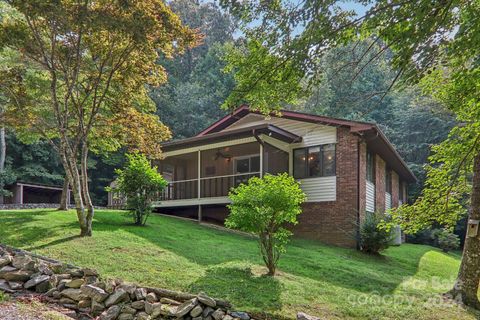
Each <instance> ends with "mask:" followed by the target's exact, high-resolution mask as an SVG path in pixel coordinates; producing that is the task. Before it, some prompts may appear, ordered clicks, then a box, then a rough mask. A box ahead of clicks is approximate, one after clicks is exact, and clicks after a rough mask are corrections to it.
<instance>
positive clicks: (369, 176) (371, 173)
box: [367, 152, 375, 183]
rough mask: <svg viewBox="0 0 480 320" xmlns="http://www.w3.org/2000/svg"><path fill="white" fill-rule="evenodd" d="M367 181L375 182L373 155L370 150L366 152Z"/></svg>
mask: <svg viewBox="0 0 480 320" xmlns="http://www.w3.org/2000/svg"><path fill="white" fill-rule="evenodd" d="M367 181H370V182H372V183H375V157H374V155H373V153H371V152H367Z"/></svg>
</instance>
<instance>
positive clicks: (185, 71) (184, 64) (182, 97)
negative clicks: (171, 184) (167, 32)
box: [150, 0, 235, 138]
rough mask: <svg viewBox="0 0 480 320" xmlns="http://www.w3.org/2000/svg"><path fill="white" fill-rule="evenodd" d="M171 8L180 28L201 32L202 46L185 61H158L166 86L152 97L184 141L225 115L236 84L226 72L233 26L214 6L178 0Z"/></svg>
mask: <svg viewBox="0 0 480 320" xmlns="http://www.w3.org/2000/svg"><path fill="white" fill-rule="evenodd" d="M170 5H171V8H172V10H173V11H174V12H175V13H176V14H178V15H179V17H180V18H181V20H182V23H183V24H185V25H186V26H189V27H191V28H192V29H197V30H198V31H199V32H200V33H201V34H202V37H203V40H202V43H201V44H200V45H198V46H197V47H195V48H191V49H187V50H186V52H185V54H183V55H181V56H178V57H175V58H174V59H165V58H162V59H160V63H161V64H162V65H163V66H165V69H166V71H167V73H168V81H167V83H166V84H165V85H162V86H160V87H156V88H154V89H153V90H152V91H151V93H150V96H151V98H152V99H153V101H154V102H155V104H156V105H157V114H158V115H159V116H160V118H161V119H162V121H163V122H164V123H165V124H166V125H168V126H169V127H170V128H171V130H172V134H173V136H174V138H185V137H191V136H193V135H195V134H196V133H198V132H199V131H200V130H202V129H204V128H205V127H207V126H208V125H210V124H211V123H212V122H214V121H216V120H218V119H219V118H220V117H222V116H224V115H225V113H226V112H225V111H224V110H221V109H220V108H219V106H220V105H221V104H222V103H223V101H224V100H225V98H226V97H227V96H228V95H229V94H230V92H231V90H232V89H233V87H234V82H233V78H232V75H231V74H229V73H225V72H223V71H222V69H223V68H224V67H225V64H226V63H225V62H224V60H223V57H224V55H225V50H226V49H225V47H226V46H227V43H231V42H232V41H234V39H233V34H234V30H235V24H234V22H233V21H232V19H231V17H230V15H228V14H227V13H225V12H224V11H223V10H221V9H220V8H218V7H217V5H216V4H214V3H213V2H212V3H209V2H207V3H201V2H200V1H197V0H195V1H192V0H174V1H171V2H170Z"/></svg>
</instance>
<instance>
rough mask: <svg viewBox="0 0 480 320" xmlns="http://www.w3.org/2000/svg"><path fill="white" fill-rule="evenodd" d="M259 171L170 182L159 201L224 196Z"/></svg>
mask: <svg viewBox="0 0 480 320" xmlns="http://www.w3.org/2000/svg"><path fill="white" fill-rule="evenodd" d="M259 176H260V172H248V173H239V174H231V175H225V176H215V177H204V178H200V180H199V179H190V180H180V181H172V182H170V183H169V184H168V185H167V186H166V187H165V189H164V191H163V192H162V194H161V195H160V201H168V200H185V199H197V198H198V197H199V193H198V187H199V186H200V197H201V198H211V197H225V196H227V195H228V193H229V192H230V189H231V188H232V187H236V186H238V185H240V184H241V183H245V182H247V181H248V179H250V178H251V177H259Z"/></svg>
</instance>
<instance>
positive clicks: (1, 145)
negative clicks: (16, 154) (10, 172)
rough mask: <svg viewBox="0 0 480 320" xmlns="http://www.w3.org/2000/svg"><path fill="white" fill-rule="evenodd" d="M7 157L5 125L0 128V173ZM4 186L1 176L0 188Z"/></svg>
mask: <svg viewBox="0 0 480 320" xmlns="http://www.w3.org/2000/svg"><path fill="white" fill-rule="evenodd" d="M6 158H7V144H6V142H5V127H1V128H0V174H3V173H4V172H5V159H6ZM4 187H5V184H4V181H3V177H1V181H0V190H3V188H4ZM0 203H3V194H0Z"/></svg>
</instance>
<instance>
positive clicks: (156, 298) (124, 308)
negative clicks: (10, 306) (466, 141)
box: [0, 245, 253, 320]
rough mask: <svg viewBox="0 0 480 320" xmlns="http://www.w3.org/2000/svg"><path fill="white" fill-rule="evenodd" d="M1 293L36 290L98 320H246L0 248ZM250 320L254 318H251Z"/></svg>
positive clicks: (183, 297) (203, 301)
mask: <svg viewBox="0 0 480 320" xmlns="http://www.w3.org/2000/svg"><path fill="white" fill-rule="evenodd" d="M0 290H2V291H5V292H7V293H11V294H15V293H16V292H21V291H34V292H37V293H39V294H42V295H44V296H45V297H46V299H47V300H48V301H50V302H55V303H57V304H60V305H62V306H64V307H66V308H69V309H72V310H75V311H76V312H77V313H78V314H86V315H89V316H92V317H97V316H98V319H100V320H115V319H118V320H135V319H138V320H149V319H185V320H250V319H252V318H251V317H250V315H249V314H247V313H246V312H238V311H232V310H231V306H230V304H229V303H228V302H226V301H222V300H219V299H214V298H211V297H209V296H207V295H205V294H204V293H199V294H197V295H193V294H189V293H180V292H175V291H171V290H166V289H161V288H150V287H141V286H136V285H132V284H127V283H123V282H122V281H118V280H108V281H106V280H103V279H102V278H101V277H100V276H99V275H98V273H97V272H96V271H95V270H92V269H85V268H83V269H82V268H78V267H75V266H72V265H68V264H62V263H60V262H58V261H55V260H52V259H48V258H44V257H41V256H38V255H35V254H31V253H29V252H26V251H23V250H17V249H13V248H10V247H6V246H2V245H0ZM252 320H253V319H252Z"/></svg>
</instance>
